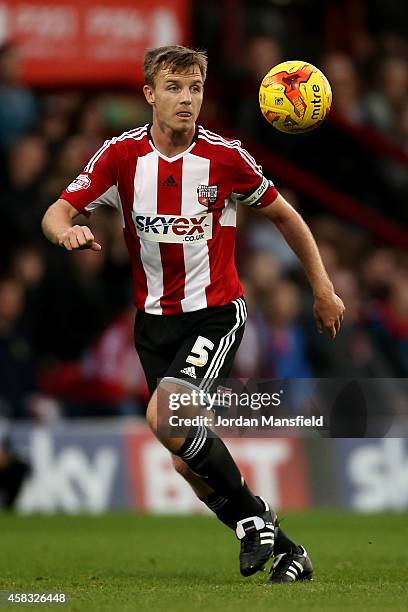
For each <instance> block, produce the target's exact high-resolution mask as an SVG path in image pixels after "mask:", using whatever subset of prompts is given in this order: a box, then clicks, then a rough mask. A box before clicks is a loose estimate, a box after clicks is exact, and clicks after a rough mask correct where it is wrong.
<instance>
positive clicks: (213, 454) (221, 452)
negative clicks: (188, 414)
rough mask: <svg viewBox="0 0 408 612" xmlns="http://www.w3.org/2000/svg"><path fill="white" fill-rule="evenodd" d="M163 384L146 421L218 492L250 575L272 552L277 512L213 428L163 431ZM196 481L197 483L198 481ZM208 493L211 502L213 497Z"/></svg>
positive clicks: (243, 569) (225, 519) (218, 509)
mask: <svg viewBox="0 0 408 612" xmlns="http://www.w3.org/2000/svg"><path fill="white" fill-rule="evenodd" d="M164 381H166V379H164ZM182 382H183V381H179V383H178V384H180V383H181V384H182ZM162 384H163V382H161V383H160V384H159V387H158V390H156V391H155V393H154V394H153V396H152V398H151V400H150V402H149V406H148V409H147V414H146V418H147V422H148V424H149V426H150V427H151V429H152V431H153V432H154V433H155V435H156V436H157V437H158V439H159V440H160V441H161V442H162V444H163V445H164V446H165V447H166V448H167V449H168V450H170V451H171V452H172V453H174V454H175V455H177V456H178V457H179V458H181V459H182V460H183V461H184V462H185V463H186V464H187V466H188V467H189V468H190V470H191V471H193V472H194V473H195V474H196V475H198V476H200V477H201V479H202V480H204V481H205V483H208V485H209V487H211V489H212V490H213V491H214V494H215V496H214V494H211V493H210V499H211V500H214V501H215V500H217V502H220V504H219V505H218V504H217V507H216V508H214V507H213V508H212V509H213V510H216V513H217V516H218V517H219V518H221V520H222V521H223V522H225V523H226V524H228V525H230V526H234V527H235V532H236V535H237V537H238V538H239V540H240V541H241V552H240V570H241V573H242V574H243V575H244V576H250V575H251V574H254V573H255V572H257V571H259V570H260V569H262V568H263V567H264V565H265V563H266V562H267V561H268V560H269V559H270V557H271V556H272V555H273V550H274V538H275V523H276V521H277V517H276V514H275V513H274V512H273V511H272V510H271V509H270V508H269V506H268V504H267V503H266V502H265V501H264V500H262V499H261V498H259V497H256V496H255V495H254V494H253V493H252V492H251V491H250V489H249V487H248V485H247V484H246V482H245V481H244V478H243V477H242V475H241V473H240V471H239V469H238V466H237V465H236V463H235V461H234V459H233V458H232V455H231V454H230V452H229V450H228V448H227V447H226V445H225V444H224V442H223V441H222V440H221V438H219V436H217V435H216V434H215V433H214V432H211V435H209V432H208V430H207V428H206V427H205V426H197V427H191V429H190V431H189V433H188V435H187V436H186V438H185V439H183V438H180V437H178V438H171V437H168V436H167V435H163V434H162V433H161V431H160V427H158V421H159V418H158V406H157V403H158V402H157V397H158V395H160V391H161V389H160V387H161V385H162ZM166 384H168V383H167V382H166ZM185 388H186V389H188V388H189V387H185ZM193 484H195V485H197V481H196V480H194V482H193ZM200 497H201V495H200ZM205 497H206V503H207V505H209V504H210V503H211V502H210V499H207V497H208V496H205ZM214 497H215V499H214ZM211 505H212V504H211Z"/></svg>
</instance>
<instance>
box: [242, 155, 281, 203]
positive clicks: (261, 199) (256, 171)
mask: <svg viewBox="0 0 408 612" xmlns="http://www.w3.org/2000/svg"><path fill="white" fill-rule="evenodd" d="M234 152H235V155H236V159H235V163H234V166H235V172H234V175H235V179H234V185H233V196H234V197H235V199H236V201H237V202H240V203H241V204H244V205H245V206H250V207H251V208H264V207H265V206H269V204H271V203H272V202H273V201H274V200H275V199H276V197H277V195H278V191H277V189H276V188H275V187H274V184H273V183H272V181H271V180H269V179H267V178H266V177H265V176H264V175H263V172H262V168H261V166H259V165H258V164H257V163H256V161H255V160H254V158H253V157H252V155H250V154H249V153H248V151H246V149H243V148H242V147H241V146H239V147H237V148H236V149H234Z"/></svg>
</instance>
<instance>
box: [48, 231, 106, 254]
mask: <svg viewBox="0 0 408 612" xmlns="http://www.w3.org/2000/svg"><path fill="white" fill-rule="evenodd" d="M58 244H59V246H62V247H64V248H65V249H67V251H73V250H74V249H91V251H100V250H101V249H102V247H101V245H100V244H98V243H97V242H96V241H95V237H94V235H93V233H92V232H91V230H90V229H89V227H87V226H86V225H74V226H73V227H70V228H69V229H68V230H65V231H64V232H62V234H61V235H60V236H59V237H58Z"/></svg>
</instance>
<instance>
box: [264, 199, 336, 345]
mask: <svg viewBox="0 0 408 612" xmlns="http://www.w3.org/2000/svg"><path fill="white" fill-rule="evenodd" d="M258 211H259V212H260V213H261V214H262V215H264V216H265V217H267V218H268V219H270V220H271V221H273V222H274V223H275V225H276V227H277V228H278V229H279V231H280V232H281V234H282V236H283V237H284V238H285V240H286V242H287V243H288V245H289V246H290V247H291V249H292V250H293V251H294V253H295V254H296V255H297V256H298V258H299V259H300V261H301V262H302V265H303V267H304V269H305V272H306V275H307V277H308V279H309V282H310V285H311V287H312V290H313V294H314V300H315V301H314V315H315V319H316V323H317V327H318V330H319V332H320V333H322V332H323V331H328V332H329V334H330V336H331V337H332V338H333V339H334V338H335V337H336V334H337V333H338V331H339V329H340V325H341V322H342V320H343V314H344V310H345V308H344V304H343V302H342V300H341V299H340V298H339V297H338V296H337V295H336V293H335V291H334V288H333V284H332V282H331V280H330V278H329V276H328V274H327V272H326V270H325V267H324V265H323V262H322V259H321V257H320V253H319V249H318V247H317V244H316V241H315V239H314V238H313V235H312V233H311V231H310V229H309V227H308V226H307V224H306V223H305V221H304V220H303V219H302V217H301V216H300V214H299V213H298V212H297V211H296V210H295V209H294V208H293V207H292V206H291V205H290V204H289V203H288V202H287V201H286V200H285V199H284V198H283V197H282V196H281V195H280V194H277V196H276V198H275V200H274V201H273V202H272V203H271V204H269V205H268V206H265V207H263V208H259V209H258Z"/></svg>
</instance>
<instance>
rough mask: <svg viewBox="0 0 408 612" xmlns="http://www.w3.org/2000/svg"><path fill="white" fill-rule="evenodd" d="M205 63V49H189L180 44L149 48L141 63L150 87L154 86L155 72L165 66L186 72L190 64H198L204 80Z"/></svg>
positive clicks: (205, 74) (146, 81) (173, 70)
mask: <svg viewBox="0 0 408 612" xmlns="http://www.w3.org/2000/svg"><path fill="white" fill-rule="evenodd" d="M207 64H208V60H207V54H206V53H205V51H198V50H195V49H189V48H188V47H182V46H181V45H172V46H167V47H158V48H157V49H149V50H148V51H147V52H146V55H145V58H144V63H143V72H144V79H145V83H146V85H150V87H154V85H155V79H156V76H157V73H158V72H159V71H160V70H161V69H162V68H166V69H168V70H170V72H186V70H188V68H190V67H192V66H198V68H199V70H200V72H201V76H202V77H203V81H205V77H206V76H207Z"/></svg>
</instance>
